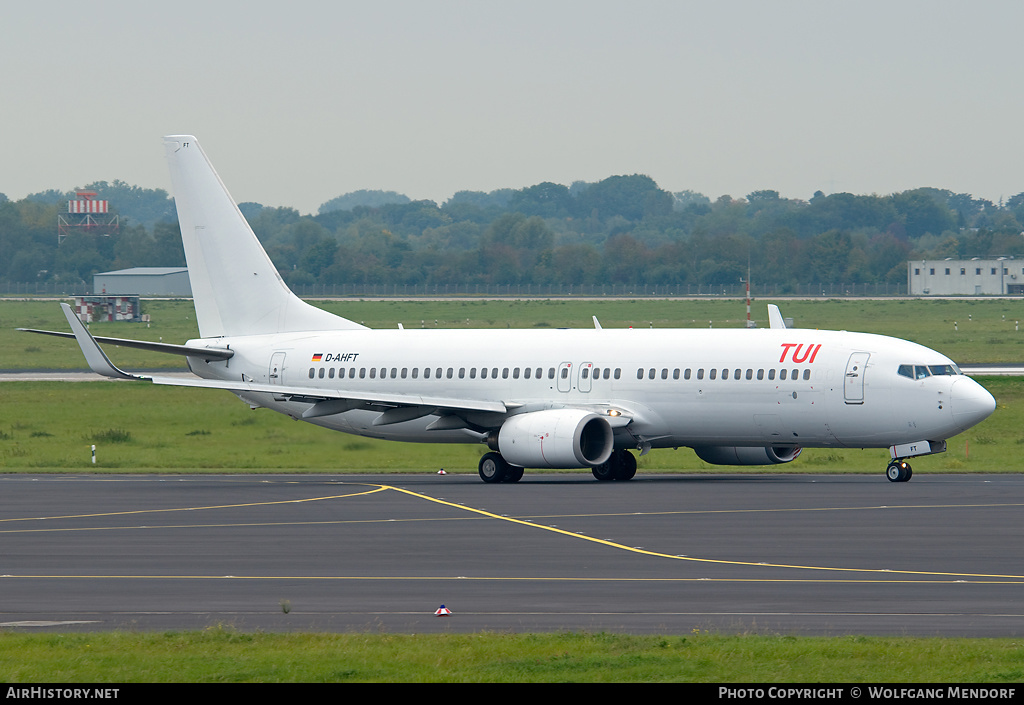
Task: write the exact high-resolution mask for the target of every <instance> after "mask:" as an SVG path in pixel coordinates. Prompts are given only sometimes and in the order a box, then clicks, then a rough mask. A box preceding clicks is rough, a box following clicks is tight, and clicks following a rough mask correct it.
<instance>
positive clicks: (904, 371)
mask: <svg viewBox="0 0 1024 705" xmlns="http://www.w3.org/2000/svg"><path fill="white" fill-rule="evenodd" d="M896 373H897V374H899V375H901V376H903V377H906V378H908V379H924V378H926V377H931V376H932V375H936V376H944V375H949V376H952V375H959V374H963V373H962V372H960V368H959V367H957V366H956V365H900V366H899V368H898V369H897V370H896Z"/></svg>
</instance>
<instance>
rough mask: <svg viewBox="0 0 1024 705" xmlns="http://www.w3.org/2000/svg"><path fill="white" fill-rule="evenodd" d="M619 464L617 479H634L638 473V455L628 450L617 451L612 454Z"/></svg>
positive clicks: (616, 472)
mask: <svg viewBox="0 0 1024 705" xmlns="http://www.w3.org/2000/svg"><path fill="white" fill-rule="evenodd" d="M612 458H613V459H614V460H616V461H617V462H616V463H615V464H616V465H617V468H616V471H615V479H616V480H620V481H626V480H632V479H633V476H634V475H636V456H635V455H633V454H632V453H630V452H629V451H628V450H620V451H616V452H615V453H614V454H612Z"/></svg>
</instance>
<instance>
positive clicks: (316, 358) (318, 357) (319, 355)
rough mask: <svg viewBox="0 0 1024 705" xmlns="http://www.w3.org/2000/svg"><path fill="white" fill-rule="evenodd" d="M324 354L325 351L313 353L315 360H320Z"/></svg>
mask: <svg viewBox="0 0 1024 705" xmlns="http://www.w3.org/2000/svg"><path fill="white" fill-rule="evenodd" d="M323 356H324V354H323V353H315V354H314V355H313V362H320V358H322V357H323Z"/></svg>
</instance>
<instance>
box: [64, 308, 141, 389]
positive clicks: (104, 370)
mask: <svg viewBox="0 0 1024 705" xmlns="http://www.w3.org/2000/svg"><path fill="white" fill-rule="evenodd" d="M60 307H61V308H62V309H64V316H65V318H67V319H68V324H69V325H70V326H71V330H72V332H73V333H74V334H75V340H77V341H78V346H79V347H80V348H82V354H83V355H85V361H86V362H88V363H89V367H90V368H91V369H92V371H93V372H95V373H96V374H99V375H103V376H104V377H112V378H113V379H137V380H148V379H149V378H148V377H139V376H138V375H132V374H128V373H127V372H124V371H123V370H120V369H118V368H117V366H116V365H114V363H112V362H111V361H110V358H108V357H107V355H106V353H104V352H103V351H102V350H101V349H100V346H99V344H98V343H97V342H96V340H95V339H94V338H93V337H92V334H91V333H90V332H89V331H88V330H87V329H86V327H85V326H84V325H83V324H82V321H81V319H79V318H78V316H77V315H76V314H75V312H74V311H72V310H71V306H69V305H68V304H66V303H62V304H61V305H60Z"/></svg>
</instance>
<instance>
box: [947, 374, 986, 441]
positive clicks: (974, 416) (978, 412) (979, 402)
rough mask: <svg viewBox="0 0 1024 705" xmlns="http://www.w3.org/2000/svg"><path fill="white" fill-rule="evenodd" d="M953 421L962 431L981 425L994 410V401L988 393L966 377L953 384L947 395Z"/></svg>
mask: <svg viewBox="0 0 1024 705" xmlns="http://www.w3.org/2000/svg"><path fill="white" fill-rule="evenodd" d="M949 396H950V401H951V402H952V403H951V407H952V411H953V421H954V422H955V423H956V425H957V426H959V427H960V428H961V429H963V430H967V429H968V428H970V427H971V426H974V425H975V424H978V423H981V422H982V421H984V420H985V419H987V418H988V417H989V415H990V414H991V413H992V412H993V411H995V410H996V400H995V397H993V396H992V395H991V394H989V391H988V390H987V389H985V388H984V387H982V386H981V385H980V384H978V383H977V382H975V381H974V380H973V379H969V378H967V377H964V378H961V379H958V380H956V381H955V382H953V387H952V389H951V390H950V393H949Z"/></svg>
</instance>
